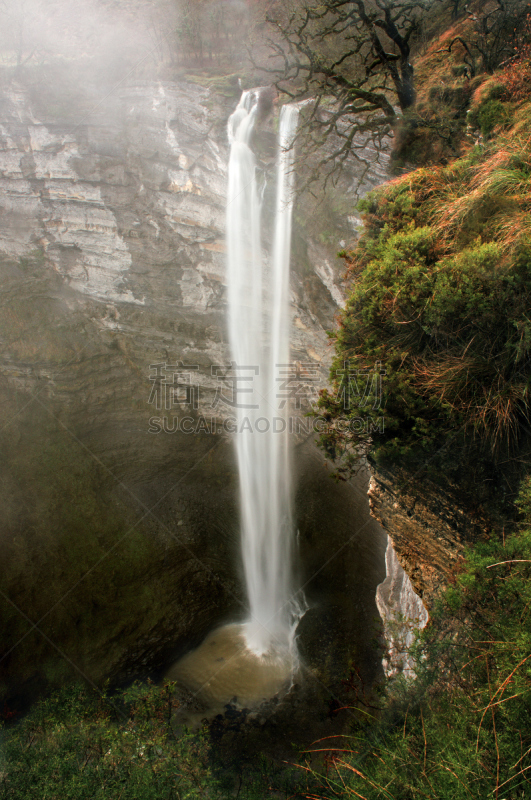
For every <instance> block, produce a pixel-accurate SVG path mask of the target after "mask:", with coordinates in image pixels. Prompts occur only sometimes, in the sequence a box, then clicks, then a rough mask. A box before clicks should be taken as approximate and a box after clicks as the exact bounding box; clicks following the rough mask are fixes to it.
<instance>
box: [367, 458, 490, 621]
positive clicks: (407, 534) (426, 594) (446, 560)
mask: <svg viewBox="0 0 531 800" xmlns="http://www.w3.org/2000/svg"><path fill="white" fill-rule="evenodd" d="M368 495H369V504H370V510H371V515H372V516H373V517H374V519H376V520H377V521H378V522H379V523H380V524H381V525H382V527H383V528H384V530H385V531H386V532H387V534H388V535H389V537H390V539H391V541H392V543H393V548H394V550H395V552H396V554H397V557H398V561H399V562H400V565H401V566H402V567H403V569H404V570H405V572H406V573H407V575H408V576H409V578H410V580H411V583H412V585H413V588H414V590H415V592H416V593H417V594H418V595H419V596H420V597H421V598H422V602H423V604H424V605H425V606H426V607H427V608H428V609H429V608H430V607H431V606H432V605H433V602H434V600H435V598H436V597H437V595H438V594H439V593H440V592H441V591H442V590H443V589H444V588H445V587H446V586H447V585H448V583H449V582H450V581H451V580H452V575H453V574H455V569H456V566H457V565H458V563H459V560H460V559H462V557H463V551H464V548H465V546H467V545H469V544H470V545H471V544H472V543H474V542H477V541H479V540H480V539H481V538H482V537H484V536H485V534H486V533H487V532H488V530H489V528H490V524H489V521H488V520H487V519H484V518H483V517H482V516H480V515H477V516H473V514H472V513H471V512H470V509H465V508H464V507H463V503H462V501H461V500H460V497H459V492H458V491H457V487H455V486H451V485H449V484H448V485H447V486H444V485H441V484H440V483H439V484H435V483H434V482H433V481H432V480H429V479H426V477H425V475H423V474H418V475H412V474H410V473H408V472H407V471H406V470H403V469H399V468H395V469H393V470H384V469H381V468H373V469H372V475H371V480H370V483H369V490H368Z"/></svg>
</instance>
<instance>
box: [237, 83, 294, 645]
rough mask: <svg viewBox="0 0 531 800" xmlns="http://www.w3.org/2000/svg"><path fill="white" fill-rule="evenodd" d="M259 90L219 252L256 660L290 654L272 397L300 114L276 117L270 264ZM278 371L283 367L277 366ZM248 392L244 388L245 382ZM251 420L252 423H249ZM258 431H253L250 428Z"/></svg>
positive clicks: (280, 443)
mask: <svg viewBox="0 0 531 800" xmlns="http://www.w3.org/2000/svg"><path fill="white" fill-rule="evenodd" d="M257 103H258V93H257V92H252V91H251V92H244V93H243V95H242V98H241V100H240V103H239V105H238V107H237V109H236V111H235V112H234V113H233V114H232V116H231V118H230V120H229V141H230V144H231V153H230V161H229V189H228V199H227V256H228V287H229V289H228V300H229V336H230V347H231V355H232V360H233V366H234V369H235V371H236V374H241V375H243V374H244V370H242V371H241V373H240V372H239V370H238V368H242V367H245V368H246V369H247V372H246V373H245V374H246V375H247V376H250V377H251V378H252V394H248V395H244V394H239V395H238V397H239V399H240V401H241V402H240V403H239V404H238V405H239V406H240V407H238V408H236V418H237V430H238V433H237V435H236V451H237V458H238V469H239V476H240V505H241V542H242V557H243V566H244V573H245V580H246V587H247V595H248V601H249V612H250V616H249V620H248V621H247V622H246V624H245V637H246V640H247V645H248V647H249V649H250V650H252V651H253V652H255V653H257V654H265V653H268V652H277V653H278V652H282V651H287V652H289V651H290V650H291V648H292V640H293V631H294V626H295V625H296V622H297V621H298V619H299V618H300V614H301V609H300V607H299V604H298V601H297V600H295V599H293V586H292V558H291V551H292V546H293V535H292V534H293V521H292V512H291V481H290V474H291V470H290V463H289V461H290V459H289V445H288V433H287V425H286V409H283V408H280V407H279V404H278V400H277V397H276V395H277V393H278V386H279V384H278V380H277V376H278V374H279V370H281V369H282V366H283V367H284V368H287V366H288V364H289V260H290V240H291V214H292V194H293V182H294V175H293V170H292V163H293V147H292V145H293V137H294V134H295V129H296V126H297V118H298V109H297V108H296V107H295V106H284V107H283V108H282V111H281V116H280V131H279V159H278V171H277V197H276V212H275V238H274V247H273V257H272V266H271V269H270V270H268V269H267V266H266V263H265V260H264V258H263V254H262V246H261V236H260V194H259V189H258V184H257V168H256V162H255V158H254V154H253V152H252V149H251V147H250V139H251V136H252V132H253V127H254V123H255V120H256V114H257V108H258V105H257ZM281 365H282V366H281ZM247 385H248V386H249V388H251V384H250V382H249V383H248V384H247ZM257 422H258V423H259V424H258V425H257V424H256V423H257ZM257 429H258V430H260V431H263V432H258V431H257Z"/></svg>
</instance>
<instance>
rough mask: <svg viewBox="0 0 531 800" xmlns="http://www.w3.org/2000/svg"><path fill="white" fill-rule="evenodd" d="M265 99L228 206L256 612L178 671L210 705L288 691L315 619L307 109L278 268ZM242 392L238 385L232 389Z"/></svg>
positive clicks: (247, 103)
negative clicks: (300, 248) (301, 304)
mask: <svg viewBox="0 0 531 800" xmlns="http://www.w3.org/2000/svg"><path fill="white" fill-rule="evenodd" d="M258 94H259V93H258V92H257V91H251V92H244V93H243V95H242V98H241V100H240V103H239V105H238V107H237V109H236V111H235V112H234V113H233V114H232V116H231V118H230V120H229V125H228V131H229V141H230V145H231V153H230V161H229V187H228V198H227V261H228V301H229V338H230V347H231V358H232V370H233V372H234V373H235V375H234V376H233V377H232V379H233V381H236V384H235V386H236V389H237V391H236V392H235V398H236V401H237V405H236V407H235V412H236V422H237V433H236V452H237V458H238V470H239V476H240V507H241V541H242V560H243V566H244V573H245V581H246V588H247V597H248V605H249V615H248V618H247V620H246V621H245V622H243V624H232V625H224V626H223V627H221V628H218V629H217V630H215V631H212V632H211V633H210V634H209V635H208V636H207V638H206V639H205V640H204V641H203V643H202V644H201V645H200V646H199V647H198V648H197V649H196V650H194V651H192V652H191V653H188V654H187V655H185V656H184V657H183V658H182V659H180V660H179V661H178V662H177V663H176V664H175V665H174V666H173V667H172V668H171V669H170V670H169V672H168V674H167V677H168V678H169V679H170V680H177V681H180V682H182V683H183V684H184V685H185V686H187V687H188V688H189V689H191V690H192V691H193V692H194V694H195V696H197V697H198V698H199V699H201V700H202V701H203V702H204V703H205V704H206V705H207V706H208V707H211V708H217V709H218V710H219V709H223V708H224V707H225V705H226V704H227V703H228V702H234V701H235V700H236V701H237V702H239V703H240V705H241V706H242V707H246V708H250V707H253V706H255V705H259V704H260V703H261V702H262V701H263V700H266V699H267V698H269V697H271V696H272V695H273V694H275V693H277V692H279V691H281V690H282V689H283V688H284V689H285V688H287V687H288V685H289V683H290V680H291V679H292V677H293V674H294V672H295V670H296V667H297V664H298V660H297V651H296V647H295V628H296V626H297V623H298V621H299V620H300V618H301V616H302V614H303V613H304V611H305V610H306V605H305V603H304V598H303V597H301V594H302V593H301V592H299V593H298V594H296V593H295V592H294V587H293V579H292V549H293V520H292V511H291V470H290V458H289V442H288V426H287V419H286V414H287V409H285V408H282V407H280V406H279V404H278V400H277V394H278V389H279V386H278V380H277V376H278V374H279V370H281V369H282V366H279V365H283V367H284V369H286V367H287V366H288V365H289V358H290V351H289V319H290V313H289V312H290V306H289V259H290V239H291V212H292V194H293V182H294V175H293V170H292V163H293V147H292V144H293V138H294V134H295V128H296V125H297V117H298V109H297V108H296V107H294V106H284V107H283V109H282V112H281V116H280V131H279V156H278V168H277V196H276V209H275V235H274V243H273V252H272V257H271V265H270V266H269V265H268V263H267V260H266V259H264V257H263V253H262V244H261V236H260V205H261V197H260V191H259V187H258V181H257V167H256V161H255V157H254V154H253V151H252V149H251V147H250V141H251V136H252V132H253V127H254V124H255V120H256V115H257V109H258V105H257V104H258ZM233 385H234V384H233Z"/></svg>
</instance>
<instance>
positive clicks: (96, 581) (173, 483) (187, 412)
mask: <svg viewBox="0 0 531 800" xmlns="http://www.w3.org/2000/svg"><path fill="white" fill-rule="evenodd" d="M237 96H238V90H237V88H233V89H231V90H229V91H227V92H226V93H225V94H219V93H216V92H213V91H210V90H209V89H208V88H205V87H201V86H198V85H196V84H192V83H188V82H186V81H185V80H182V81H180V82H179V83H170V82H160V81H143V82H137V83H135V84H134V85H128V86H125V87H122V88H121V89H120V92H119V93H114V94H113V95H112V96H110V97H108V98H105V99H104V100H102V101H100V102H99V103H98V104H97V106H96V108H90V109H89V110H88V111H87V110H86V108H85V107H84V106H83V107H81V106H80V107H79V108H77V107H76V106H75V104H74V105H73V106H71V107H64V106H63V107H55V106H53V105H50V103H49V102H46V100H45V98H43V97H42V96H40V95H39V93H38V92H36V91H35V89H34V87H32V86H28V85H27V84H24V83H22V82H19V83H17V82H16V81H14V80H10V81H9V82H7V83H6V85H5V86H4V89H3V93H2V97H1V100H0V145H1V151H0V175H1V179H0V192H1V199H0V208H1V213H2V224H1V227H0V253H1V264H2V269H1V274H2V298H3V299H2V306H3V307H2V316H1V322H0V326H1V329H0V336H1V340H2V361H1V364H0V370H1V375H2V380H1V384H0V392H1V404H0V415H1V428H2V434H1V444H0V446H1V450H2V454H1V457H2V462H3V479H2V486H1V489H0V497H1V502H2V506H3V508H4V512H5V513H4V522H3V530H2V533H1V537H0V549H1V551H2V552H1V559H2V562H3V564H4V565H5V567H4V570H3V578H2V584H1V586H0V592H1V593H0V606H1V608H2V620H3V623H2V624H3V634H2V643H3V653H2V655H1V656H0V657H1V658H2V660H1V662H0V669H1V670H2V674H3V679H2V681H3V689H4V690H5V691H6V692H7V693H8V694H9V696H10V697H15V698H16V697H19V698H21V697H22V696H24V697H30V696H31V695H32V692H34V691H35V692H37V691H39V690H40V688H41V687H43V686H45V685H46V684H58V683H61V682H62V681H63V680H65V679H66V678H67V677H72V676H76V677H79V675H82V676H84V677H85V678H86V679H88V680H89V681H91V682H95V683H99V682H101V681H102V680H103V679H104V678H106V677H111V678H112V679H113V680H127V679H130V678H131V677H132V676H134V675H145V674H148V673H150V672H151V673H154V672H155V673H156V672H157V671H158V670H161V669H163V668H164V666H165V665H166V664H167V663H169V662H170V661H171V660H173V659H174V658H175V657H176V656H177V655H178V654H179V653H181V652H183V651H184V650H186V649H187V648H188V647H190V646H193V645H195V644H197V643H198V642H199V641H200V640H201V639H202V638H203V636H204V635H205V633H206V632H207V631H208V630H209V629H210V628H212V627H213V626H214V625H215V624H216V623H217V622H221V621H225V620H226V619H228V618H231V617H234V616H237V615H238V614H240V615H241V610H242V605H243V604H244V599H243V597H242V589H241V576H240V574H239V566H238V565H239V556H238V553H239V542H238V536H239V531H238V511H237V500H236V498H237V489H236V480H237V476H236V469H235V463H234V455H233V448H232V443H231V441H230V436H227V435H225V434H224V433H223V432H221V433H220V432H219V431H218V430H217V429H216V431H215V433H216V435H213V432H212V430H211V429H209V430H207V431H205V430H202V431H199V432H198V433H197V434H196V435H192V434H191V433H189V432H188V431H190V430H194V426H195V425H196V421H197V420H198V419H200V418H201V416H204V417H205V418H209V419H210V418H212V417H215V418H216V420H217V421H218V422H220V421H221V422H222V421H223V420H224V419H226V418H227V417H228V416H230V414H231V407H230V382H229V383H227V382H225V384H223V383H221V382H220V380H219V378H218V377H217V376H216V375H213V373H212V366H213V365H214V366H215V365H226V364H227V363H228V352H227V345H226V322H225V295H226V286H225V264H224V214H225V210H224V209H225V181H226V162H227V152H226V134H225V124H226V119H227V117H228V114H229V113H230V111H231V110H232V109H233V108H234V106H235V104H236V101H237ZM272 125H273V123H272V122H271V121H269V122H266V123H264V125H263V137H264V141H265V143H266V144H265V146H264V152H266V155H267V138H268V136H270V137H271V133H270V131H271V130H272V127H271V126H272ZM268 126H269V128H268ZM268 131H269V133H268ZM267 167H268V164H267V158H265V159H264V161H263V168H264V173H265V174H267ZM381 177H382V169H381V168H380V167H378V166H376V167H375V169H374V170H373V175H372V180H373V183H374V184H376V183H377V182H379V180H381ZM266 191H267V190H266ZM328 216H330V213H329V215H328ZM304 222H306V223H307V220H301V219H299V224H298V226H297V225H296V230H295V234H294V254H295V255H294V260H293V264H292V330H293V337H292V360H293V361H299V362H302V363H304V364H306V365H309V367H308V369H309V371H310V372H311V374H312V375H313V376H314V378H313V384H312V386H311V387H310V388H311V389H312V391H314V390H317V389H318V388H319V387H320V386H322V385H324V384H325V383H326V379H327V372H328V365H329V361H330V356H331V352H330V347H329V342H328V337H327V334H326V330H327V329H330V328H332V327H333V326H334V324H335V323H334V315H335V313H336V311H337V309H338V306H339V304H341V302H342V297H343V288H344V287H343V286H342V284H341V280H342V275H341V267H340V266H339V264H336V260H335V253H336V251H337V249H338V245H339V242H338V241H337V239H338V235H340V234H338V233H337V231H336V229H334V228H333V227H332V232H330V231H323V230H316V232H315V233H316V235H315V237H312V238H309V237H308V234H307V230H306V229H305V227H304V224H303V223H304ZM323 227H324V226H323ZM346 233H348V229H347V230H346ZM324 234H326V235H324ZM266 244H267V242H266ZM179 363H181V364H184V365H187V366H189V367H190V366H191V367H193V370H192V373H191V374H192V376H193V381H192V382H193V384H194V388H193V390H192V389H191V388H190V381H191V380H192V379H191V378H190V376H188V378H186V377H185V378H184V382H183V385H180V386H178V387H177V388H176V387H175V385H174V384H173V382H172V380H173V379H170V377H168V376H171V375H172V374H173V373H172V372H171V367H172V365H173V367H175V365H179ZM157 365H158V366H157ZM310 367H311V369H310ZM187 380H188V384H187V383H186V381H187ZM150 400H151V403H150V402H149V401H150ZM160 400H162V405H163V407H162V408H160V407H159V408H157V404H158V405H159V406H160V403H159V401H160ZM166 400H167V402H168V404H169V405H168V407H167V408H165V407H164V402H165V401H166ZM303 410H304V409H302V411H303ZM297 413H300V411H298V412H297ZM154 416H156V417H157V418H158V419H159V420H160V418H163V419H164V418H166V422H163V423H162V425H166V431H164V430H161V423H160V421H159V423H157V425H155V426H153V425H152V424H151V423H150V420H151V419H152V418H153V417H154ZM174 417H179V418H182V417H186V418H187V419H188V420H189V422H188V423H187V424H188V428H187V431H186V432H183V431H182V430H174V432H170V431H171V430H173V428H172V426H173V418H174ZM190 420H191V422H190ZM150 428H151V432H150ZM304 438H305V437H304V436H299V437H298V445H297V458H296V462H297V470H298V474H299V482H298V488H297V491H298V508H299V534H300V541H301V552H302V553H303V558H302V565H301V574H302V579H304V578H306V577H307V578H312V576H314V575H315V573H316V571H317V572H318V573H319V574H318V575H317V577H315V578H312V581H311V582H310V584H309V585H308V587H307V591H308V593H309V596H310V598H312V592H313V594H314V595H315V597H320V598H322V597H324V594H325V593H324V591H323V581H324V583H325V584H326V583H327V582H328V583H329V582H335V587H336V588H335V589H334V594H337V595H338V597H339V594H340V593H341V591H343V593H344V594H346V595H348V597H349V600H348V602H347V604H345V602H344V601H343V600H342V601H341V603H340V605H341V608H342V610H341V613H340V616H341V618H342V620H343V621H344V624H345V626H346V628H348V629H350V628H352V627H353V628H354V629H355V630H356V631H357V634H356V635H357V641H358V644H357V645H355V646H354V650H356V647H357V648H358V650H359V652H360V653H361V655H360V659H361V660H362V661H363V659H365V662H366V663H367V664H369V666H370V665H372V666H370V669H369V667H368V669H369V671H371V670H372V671H373V672H374V670H375V669H377V664H375V663H374V652H373V651H372V650H370V647H369V644H368V643H364V635H363V631H364V630H367V629H368V628H369V627H371V626H373V625H374V619H375V617H377V610H376V605H375V601H374V595H375V588H376V585H377V584H378V583H379V582H380V581H381V580H382V579H383V577H384V575H385V571H384V551H385V544H386V543H385V537H384V535H383V533H382V532H381V530H380V528H379V526H378V525H377V524H376V523H374V522H370V521H367V519H366V511H364V508H365V503H366V501H365V499H364V492H365V490H366V487H364V486H363V483H361V484H360V485H359V486H357V487H353V488H352V489H350V488H349V489H344V490H341V491H340V492H339V494H338V492H337V491H336V490H335V489H334V487H333V484H332V482H331V481H329V478H328V472H327V467H326V465H324V461H323V457H322V456H320V455H318V454H317V453H316V451H315V448H314V446H313V444H312V437H309V438H307V440H306V441H304ZM360 486H361V489H360ZM310 509H312V511H310ZM358 528H360V529H363V537H361V536H357V534H356V531H357V529H358ZM362 539H363V541H362ZM369 544H370V546H369ZM331 547H332V548H333V553H335V552H336V551H337V550H338V549H340V550H342V557H341V559H335V560H334V559H332V560H331V562H330V563H331V566H326V564H325V562H326V563H328V560H329V558H330V555H331V554H333V553H331ZM323 564H325V567H322V565H323ZM353 576H355V579H356V586H355V587H353V586H352V581H353ZM336 600H337V603H339V599H338V598H336ZM334 602H335V601H334ZM334 602H332V604H330V603H329V604H328V606H327V605H326V602H325V601H324V600H322V602H321V609H322V613H321V612H320V611H318V610H317V609H316V608H314V609H312V611H311V612H309V616H308V620H307V622H306V626H307V628H308V626H309V625H310V622H311V619H312V615H313V617H314V619H315V624H314V625H313V628H312V630H309V628H308V633H307V636H306V641H307V646H306V651H307V655H308V658H309V660H310V661H311V659H312V656H311V651H312V648H313V650H314V651H315V652H318V651H319V650H320V649H321V647H322V637H326V636H330V635H331V634H330V629H329V626H328V623H327V622H326V619H330V617H331V616H332V617H333V616H337V613H335V612H333V611H332V609H333V608H334V607H335V608H336V611H337V608H338V607H339V606H338V605H337V603H336V606H334ZM348 603H350V604H351V605H352V604H354V605H355V606H356V608H357V612H356V615H357V616H356V619H354V620H353V619H351V617H352V613H351V611H352V609H350V606H349V605H348ZM349 609H350V610H349ZM320 614H321V616H319V615H320ZM327 615H328V617H327ZM315 631H320V633H319V635H317V634H316V633H315ZM316 637H317V638H316ZM365 638H366V637H365ZM362 651H363V653H365V655H363V653H362ZM351 655H352V653H350V654H348V653H347V652H346V651H345V653H344V658H345V664H346V663H347V661H348V658H350V656H351Z"/></svg>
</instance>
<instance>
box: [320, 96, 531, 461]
mask: <svg viewBox="0 0 531 800" xmlns="http://www.w3.org/2000/svg"><path fill="white" fill-rule="evenodd" d="M489 102H491V103H497V102H498V101H489ZM496 108H497V106H496ZM526 108H527V107H526ZM518 124H519V126H520V127H519V133H518V135H514V136H510V135H508V136H507V137H505V138H501V137H499V138H498V140H497V141H496V142H493V143H492V145H491V146H490V147H489V148H485V149H484V150H473V151H471V152H470V153H469V154H468V155H467V156H466V157H463V158H461V159H458V160H456V161H454V162H453V163H452V164H451V165H449V166H447V167H443V168H431V169H420V170H417V171H416V172H413V173H410V174H408V175H406V176H403V177H401V178H399V179H397V180H395V181H392V182H391V183H389V184H387V185H386V186H384V187H383V188H382V189H380V190H377V191H376V192H374V193H372V194H371V195H369V196H368V197H366V198H365V199H364V200H363V201H362V202H361V203H360V209H361V211H362V213H363V215H364V222H365V231H364V233H363V235H362V237H361V239H360V241H359V243H358V245H357V247H356V249H355V250H353V251H351V252H350V253H346V261H347V266H348V269H349V270H350V274H351V276H352V277H353V278H354V284H353V290H352V294H351V296H350V298H349V300H348V303H347V306H346V308H345V310H344V312H343V313H342V316H341V319H340V328H339V331H338V332H337V334H335V342H336V359H335V362H334V364H333V366H332V370H331V380H332V388H331V389H330V390H329V391H327V392H324V393H323V394H322V396H321V399H320V401H319V410H320V412H321V413H324V414H325V415H328V417H329V419H330V420H331V421H337V423H338V424H337V425H336V426H335V427H334V426H332V430H331V432H330V433H329V434H327V435H326V436H325V437H324V438H323V441H322V443H323V444H324V446H325V447H326V448H327V450H328V452H329V453H330V454H332V455H337V454H339V453H340V452H342V451H345V450H346V451H348V450H349V448H350V451H351V453H353V454H355V455H356V454H359V449H360V448H361V449H362V450H365V452H370V453H371V454H372V456H373V457H374V458H376V459H380V458H386V459H391V460H401V459H404V458H407V457H409V456H411V457H413V458H417V457H418V456H419V454H420V455H421V454H422V453H426V452H432V451H433V450H434V449H437V448H438V447H440V445H441V444H442V443H444V442H445V441H446V440H448V438H449V437H451V438H452V440H453V439H454V438H455V440H456V442H455V444H456V445H457V444H458V443H459V442H461V444H462V446H463V453H464V454H465V456H464V463H465V464H470V463H473V464H474V463H475V462H476V461H477V457H478V453H479V456H480V458H481V457H483V456H484V458H485V459H486V460H490V461H492V463H494V464H496V463H497V462H498V461H500V460H501V456H500V454H501V453H503V452H505V453H506V452H507V448H508V447H509V448H518V447H520V446H521V445H522V444H523V443H524V442H525V441H526V435H527V434H526V426H527V424H528V422H529V412H530V409H529V398H528V385H529V381H530V380H531V323H530V322H529V319H528V309H529V307H530V306H531V215H530V214H529V210H528V197H529V191H530V189H531V160H530V158H529V150H528V146H527V137H528V136H529V128H530V122H529V121H528V120H526V115H525V109H522V110H521V111H520V112H519V116H518ZM376 365H381V366H380V367H378V370H380V372H381V371H382V369H383V370H384V371H385V377H384V387H385V396H384V402H383V403H376V402H374V400H375V399H374V398H373V401H372V402H368V400H369V398H368V397H367V396H366V395H367V393H366V392H365V395H363V392H362V393H361V395H360V387H359V386H357V385H356V380H357V381H358V382H359V381H360V380H362V382H363V380H365V381H366V377H365V378H362V376H364V375H365V376H367V375H369V374H371V373H372V372H374V371H375V370H376V369H377V367H376ZM345 381H347V384H348V389H349V391H350V392H351V394H352V395H353V397H354V396H355V397H362V399H363V400H364V405H363V408H361V406H360V403H359V401H358V400H356V402H355V403H353V404H351V406H350V407H349V408H346V407H345V403H344V396H345V385H346V384H345ZM380 406H382V407H380ZM382 415H384V416H385V431H384V432H383V433H382V434H380V435H379V436H378V437H374V436H372V434H371V430H370V428H371V425H369V426H368V427H367V428H366V429H365V430H364V431H362V432H361V433H359V432H356V431H354V432H352V431H350V432H347V433H345V428H346V426H345V425H344V424H343V423H341V424H339V423H340V421H343V422H344V421H345V420H353V419H355V418H357V417H359V416H363V417H366V418H368V419H369V421H370V423H371V424H372V425H375V424H376V420H377V419H378V418H379V417H382ZM458 432H459V433H458ZM352 448H354V449H352ZM356 448H357V449H356ZM467 451H468V457H467V456H466V452H467ZM481 453H483V456H481ZM504 457H506V456H504Z"/></svg>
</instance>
